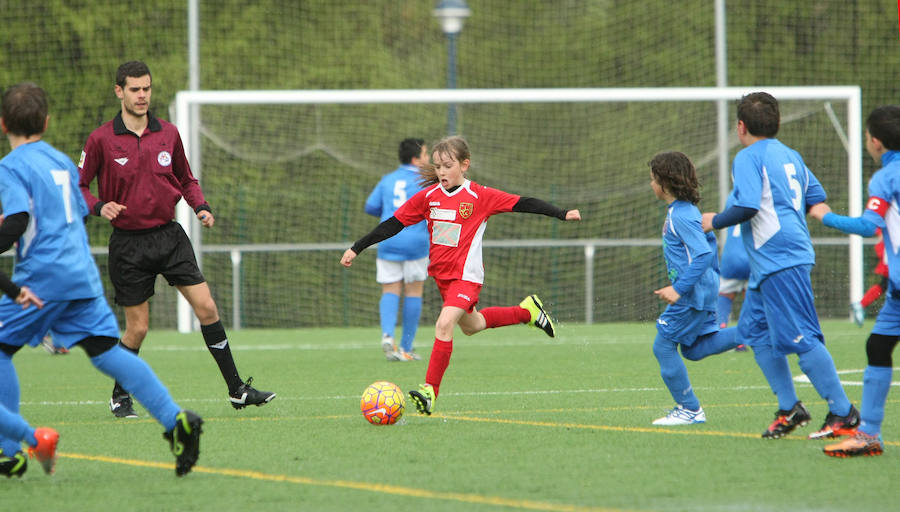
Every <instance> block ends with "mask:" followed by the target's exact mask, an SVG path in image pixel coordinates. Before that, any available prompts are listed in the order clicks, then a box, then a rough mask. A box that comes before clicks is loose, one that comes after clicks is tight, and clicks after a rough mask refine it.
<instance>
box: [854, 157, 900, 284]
mask: <svg viewBox="0 0 900 512" xmlns="http://www.w3.org/2000/svg"><path fill="white" fill-rule="evenodd" d="M881 164H882V168H881V169H879V170H878V171H877V172H876V173H875V174H873V175H872V178H871V179H870V180H869V200H868V201H867V202H866V209H865V210H864V211H863V218H865V219H867V220H869V221H870V222H872V223H873V224H875V225H876V226H878V227H880V228H881V234H882V237H883V238H884V253H885V256H886V258H887V262H888V264H887V266H888V272H889V274H888V276H889V277H888V293H892V292H895V291H898V290H900V151H888V152H887V153H885V154H883V155H881Z"/></svg>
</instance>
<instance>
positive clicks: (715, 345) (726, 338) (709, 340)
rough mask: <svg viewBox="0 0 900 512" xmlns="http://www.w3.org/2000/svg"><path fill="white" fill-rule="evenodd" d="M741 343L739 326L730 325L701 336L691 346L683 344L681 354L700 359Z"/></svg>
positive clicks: (696, 359) (692, 359) (691, 358)
mask: <svg viewBox="0 0 900 512" xmlns="http://www.w3.org/2000/svg"><path fill="white" fill-rule="evenodd" d="M739 344H740V343H739V342H738V341H737V327H728V328H726V329H722V330H721V331H717V332H711V333H709V334H706V335H703V336H700V337H699V338H697V341H695V342H694V344H693V345H691V346H690V347H686V346H684V345H681V354H682V355H683V356H684V357H686V358H687V359H690V360H691V361H699V360H701V359H703V358H704V357H707V356H712V355H715V354H721V353H722V352H725V351H728V350H731V349H733V348H735V347H737V346H738V345H739Z"/></svg>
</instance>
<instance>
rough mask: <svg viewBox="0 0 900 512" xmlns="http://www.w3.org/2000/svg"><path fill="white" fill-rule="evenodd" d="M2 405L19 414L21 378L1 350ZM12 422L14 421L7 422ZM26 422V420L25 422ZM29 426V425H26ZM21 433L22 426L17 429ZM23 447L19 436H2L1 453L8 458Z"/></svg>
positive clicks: (9, 359)
mask: <svg viewBox="0 0 900 512" xmlns="http://www.w3.org/2000/svg"><path fill="white" fill-rule="evenodd" d="M0 405H2V406H3V407H4V408H6V410H7V411H8V412H9V413H11V414H15V415H18V412H19V376H18V375H17V374H16V367H15V366H13V363H12V358H11V357H10V356H9V354H7V353H6V352H4V351H2V350H0ZM7 421H12V420H9V419H8V420H7ZM23 421H24V420H23ZM26 426H27V423H26ZM15 430H16V432H19V431H21V425H19V426H18V427H17V428H16V429H15ZM21 446H22V437H20V436H19V435H18V434H16V435H15V436H9V435H6V434H2V435H0V451H2V452H3V454H4V455H6V456H8V457H12V456H13V455H15V453H16V452H17V451H19V449H20V448H21Z"/></svg>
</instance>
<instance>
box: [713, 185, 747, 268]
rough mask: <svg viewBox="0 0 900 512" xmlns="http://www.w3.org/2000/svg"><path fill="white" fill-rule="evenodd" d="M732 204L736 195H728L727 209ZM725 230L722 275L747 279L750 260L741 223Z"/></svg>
mask: <svg viewBox="0 0 900 512" xmlns="http://www.w3.org/2000/svg"><path fill="white" fill-rule="evenodd" d="M732 204H734V195H730V196H728V200H727V201H726V202H725V209H726V210H727V209H728V207H730V206H731V205H732ZM725 232H726V235H725V245H724V246H723V247H722V257H721V259H720V260H719V271H720V273H721V274H722V277H727V278H728V279H739V280H742V281H746V280H747V279H749V278H750V261H749V260H748V259H747V250H746V249H744V241H743V237H741V225H740V224H735V225H734V226H729V227H727V228H726V229H725Z"/></svg>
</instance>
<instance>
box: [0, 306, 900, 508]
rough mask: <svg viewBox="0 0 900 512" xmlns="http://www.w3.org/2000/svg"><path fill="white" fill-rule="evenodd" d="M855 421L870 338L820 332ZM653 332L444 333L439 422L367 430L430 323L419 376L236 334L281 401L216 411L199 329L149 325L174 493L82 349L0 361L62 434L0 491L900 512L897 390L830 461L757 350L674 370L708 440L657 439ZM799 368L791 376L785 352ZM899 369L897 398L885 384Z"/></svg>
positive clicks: (231, 499) (227, 501) (18, 500)
mask: <svg viewBox="0 0 900 512" xmlns="http://www.w3.org/2000/svg"><path fill="white" fill-rule="evenodd" d="M823 327H824V330H825V333H826V337H827V339H828V347H829V349H830V350H831V353H832V355H833V357H834V359H835V362H836V365H837V367H838V369H839V371H840V372H841V376H842V379H844V381H845V389H846V390H847V393H848V395H849V396H850V398H851V400H852V401H853V402H854V404H856V405H857V406H859V401H860V396H861V390H862V388H861V381H862V369H863V368H865V364H866V357H865V348H864V347H865V340H866V337H867V336H868V332H869V331H868V330H867V328H868V327H871V323H869V324H868V325H867V328H863V329H859V328H857V327H856V326H855V325H853V324H852V323H849V322H844V321H830V322H825V323H824V324H823ZM654 335H655V329H654V326H653V325H652V324H600V325H592V326H584V325H562V326H561V330H560V335H559V337H558V338H557V339H550V338H547V337H546V336H544V335H543V333H541V332H539V331H537V330H535V329H527V328H525V327H519V326H514V327H507V328H503V329H494V330H488V331H485V332H483V333H480V334H478V335H476V336H474V337H465V336H462V335H461V334H458V335H457V337H456V339H455V341H454V353H453V359H452V361H451V364H450V367H449V369H448V371H447V374H446V376H445V378H444V382H443V385H442V388H441V391H442V392H441V396H440V397H439V398H438V400H437V402H436V414H435V415H434V416H431V417H425V416H419V415H417V414H416V413H415V410H414V408H412V406H411V404H409V403H407V406H408V407H407V410H406V414H405V416H404V418H403V419H402V420H401V421H400V423H399V424H397V425H393V426H383V427H377V426H373V425H370V424H369V423H367V422H366V421H365V419H364V418H363V417H362V415H361V414H360V411H359V397H360V394H361V393H362V391H363V389H364V388H365V387H366V386H367V385H368V384H370V383H372V382H374V381H376V380H388V381H391V382H394V383H396V384H398V385H399V386H400V387H401V388H403V389H404V390H409V389H413V388H414V387H416V386H418V384H419V383H420V382H422V381H423V380H424V375H425V369H426V366H427V356H428V354H429V352H430V348H431V340H432V339H433V338H432V329H431V328H430V327H429V326H422V327H421V328H420V331H419V335H418V340H417V347H418V348H417V351H418V352H419V353H420V354H422V355H423V356H424V359H425V360H423V361H420V362H415V363H400V362H387V361H385V360H384V357H383V355H382V352H381V347H380V339H379V336H378V329H377V328H375V327H373V328H371V329H306V330H278V331H257V330H245V331H235V332H232V333H230V341H231V345H232V350H233V352H234V355H235V360H236V361H237V365H238V368H239V370H240V371H241V372H242V376H243V377H244V378H246V377H247V376H251V375H252V376H254V377H255V380H254V385H255V386H256V387H258V388H259V389H265V390H272V391H276V392H277V393H278V397H277V398H276V399H275V400H274V401H273V402H272V403H270V404H269V405H266V406H265V407H260V408H257V407H251V408H248V409H244V410H241V411H235V410H233V409H232V408H231V406H230V405H229V403H228V402H227V399H226V390H225V385H224V382H223V381H222V378H221V376H220V375H219V373H218V370H217V368H216V366H215V363H214V362H213V360H212V358H211V357H210V356H209V354H208V352H207V350H206V348H205V347H204V345H203V342H202V339H201V337H200V335H199V333H197V334H188V335H185V334H177V333H173V332H163V331H151V333H150V335H149V336H148V338H147V341H146V343H145V346H144V349H143V350H142V351H141V356H142V357H143V358H144V359H145V360H147V361H148V362H149V363H150V365H151V366H152V367H153V368H154V369H155V370H156V372H157V374H158V375H159V376H160V378H161V379H162V380H163V382H165V383H166V385H167V386H168V388H169V390H170V391H171V392H172V394H173V396H174V397H175V399H176V401H177V402H178V403H179V404H180V405H181V406H182V407H185V408H189V409H193V410H195V411H197V412H198V413H199V414H200V415H202V416H203V417H204V419H205V421H206V423H205V425H204V434H203V436H202V439H201V453H200V460H199V463H198V465H197V466H196V467H195V468H194V471H193V472H192V473H191V474H189V475H187V476H185V477H183V478H176V477H175V474H174V469H173V468H174V461H173V457H172V455H171V454H170V453H169V450H168V446H167V444H166V442H165V441H164V440H163V438H162V436H161V433H162V428H161V427H160V426H159V425H158V424H157V423H156V422H155V421H154V420H152V419H151V418H150V417H149V416H148V414H147V412H146V410H144V409H143V408H142V407H140V406H138V407H136V410H137V411H138V414H140V415H141V418H140V419H137V420H127V419H116V418H113V416H112V415H111V414H110V412H109V409H108V407H107V400H108V399H109V393H110V391H111V389H112V382H111V381H110V380H109V379H107V378H106V377H104V376H103V375H101V374H100V373H99V372H97V371H95V370H94V369H93V368H92V367H91V365H90V363H89V361H88V359H87V357H86V356H85V354H84V353H83V351H81V350H80V349H77V348H76V349H75V350H73V352H72V353H71V354H69V355H66V356H50V355H48V354H47V353H45V352H44V351H43V350H41V349H29V348H25V349H22V350H21V351H20V352H19V353H18V354H17V355H16V357H15V358H14V361H15V363H16V367H17V369H18V374H19V379H20V381H21V388H22V391H21V396H22V407H21V409H22V413H23V414H24V415H25V416H26V418H27V419H28V420H29V421H30V422H31V423H32V425H35V426H39V425H45V426H51V427H54V428H56V429H58V430H59V432H60V435H61V440H60V445H59V450H60V454H59V455H60V457H59V461H58V463H57V471H56V474H55V475H53V476H47V475H44V474H43V472H42V471H41V469H40V466H39V465H38V464H37V463H33V464H31V465H30V466H29V470H28V473H27V474H26V475H25V476H24V477H23V478H22V479H21V480H19V479H12V480H5V479H4V480H2V481H0V489H2V491H3V501H4V503H5V504H8V505H9V506H13V505H16V506H20V507H22V506H24V507H28V508H29V509H31V510H53V511H64V510H79V511H80V510H91V509H93V510H101V509H104V508H106V509H112V510H148V511H150V510H152V511H158V510H215V511H217V512H221V511H228V510H253V511H267V510H429V511H432V510H436V511H442V510H465V511H491V510H544V511H580V510H600V511H718V510H732V511H744V510H773V511H776V510H777V511H779V512H780V511H783V510H787V509H790V510H800V511H803V510H810V511H812V510H816V511H825V510H834V511H838V510H840V511H843V510H876V511H877V510H895V507H896V503H895V500H896V487H895V484H896V478H897V476H898V474H900V473H898V471H900V470H898V468H900V463H898V460H900V459H898V457H900V442H898V441H900V404H898V402H900V395H898V391H897V390H896V389H895V390H894V391H893V393H892V395H890V396H889V397H888V404H887V416H886V418H885V424H884V428H883V435H884V438H885V440H886V449H885V454H884V455H882V456H880V457H865V458H860V459H846V460H841V459H833V458H830V457H826V456H824V455H823V454H822V451H821V447H822V446H823V445H824V444H825V443H824V442H818V441H809V440H806V435H807V434H808V433H809V432H811V431H813V430H815V429H817V428H818V427H819V425H820V424H821V422H822V420H823V419H824V417H825V414H826V412H827V408H826V405H825V404H824V402H823V401H822V400H821V399H820V398H819V397H818V395H817V394H816V392H815V390H814V389H813V388H812V387H811V386H810V385H809V384H808V383H805V382H802V381H798V382H797V384H796V385H797V390H798V394H799V395H800V398H801V399H802V400H803V401H804V403H806V404H807V407H808V408H809V410H810V412H811V413H812V415H813V422H812V423H811V424H810V425H809V426H807V427H805V428H802V429H798V431H796V432H795V433H793V434H791V435H790V436H788V437H786V438H784V439H781V440H777V441H767V440H763V439H761V438H760V433H761V432H762V431H763V430H764V429H765V428H766V426H767V425H768V423H769V422H770V421H771V420H772V417H773V413H774V411H775V410H776V409H777V408H778V407H777V403H776V401H775V398H774V396H773V395H772V393H771V392H770V391H769V389H768V386H767V385H766V383H765V381H764V379H763V377H762V374H761V372H760V371H759V369H758V368H757V366H756V364H755V363H754V361H753V356H752V353H749V352H745V353H737V352H729V353H725V354H721V355H718V356H713V357H710V358H708V359H706V360H704V361H700V362H697V363H692V362H687V366H688V371H689V373H690V376H691V380H692V384H693V385H694V388H695V390H696V393H697V395H698V397H699V398H700V401H701V403H702V405H703V407H704V409H705V410H706V413H707V423H706V424H705V425H694V426H687V427H677V428H676V427H665V428H664V427H654V426H652V425H651V421H652V420H653V419H655V418H657V417H659V416H662V415H663V414H664V413H665V412H666V410H667V409H668V408H670V407H671V406H672V405H673V404H672V400H671V398H670V397H669V394H668V392H667V391H666V389H665V387H664V386H663V383H662V380H661V379H660V377H659V369H658V366H657V363H656V360H655V359H654V357H653V354H652V352H651V348H650V347H651V344H652V340H653V337H654ZM791 365H792V368H793V370H794V375H796V376H801V375H802V374H801V373H800V371H799V369H798V368H797V365H796V357H792V358H791ZM896 379H897V378H896V376H895V384H896Z"/></svg>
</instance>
